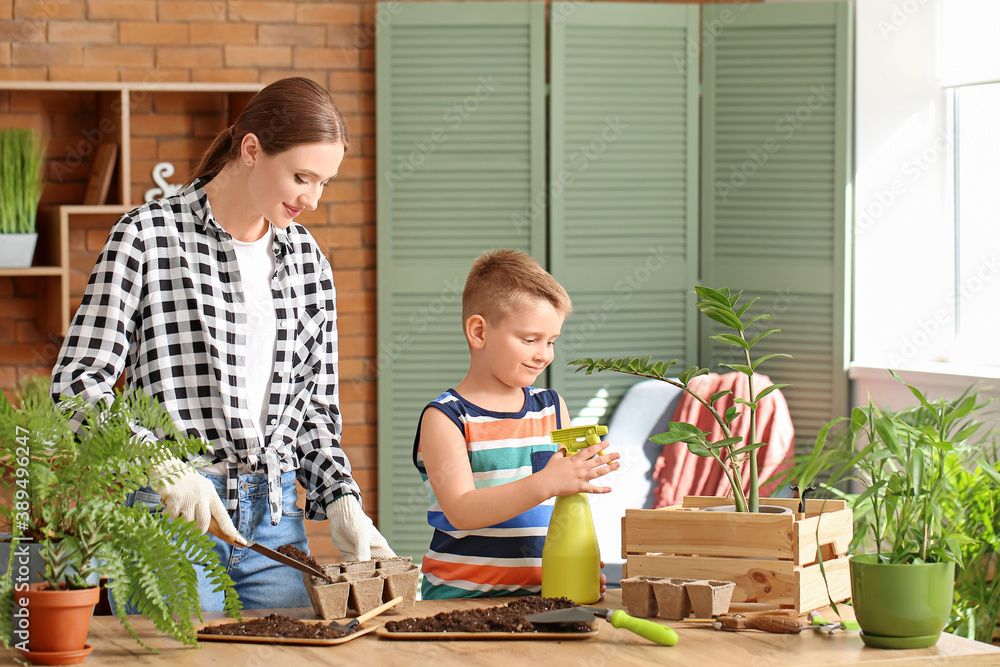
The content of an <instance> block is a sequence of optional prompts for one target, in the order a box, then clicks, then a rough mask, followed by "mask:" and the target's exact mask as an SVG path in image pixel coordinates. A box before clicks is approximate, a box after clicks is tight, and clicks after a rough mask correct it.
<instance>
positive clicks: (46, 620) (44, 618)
mask: <svg viewBox="0 0 1000 667" xmlns="http://www.w3.org/2000/svg"><path fill="white" fill-rule="evenodd" d="M100 598H101V589H100V587H98V586H94V587H92V588H84V589H80V590H67V589H66V588H64V587H63V588H60V589H59V590H57V591H54V590H52V589H50V588H49V586H48V584H30V585H29V586H28V590H26V591H15V592H14V601H15V603H16V604H17V605H18V607H19V610H18V613H19V614H21V615H20V616H19V617H16V618H15V619H14V621H15V623H14V626H15V632H14V635H13V637H14V639H15V642H14V643H15V644H20V642H21V641H22V639H24V635H22V634H21V632H22V631H26V635H27V647H28V651H27V652H24V653H22V655H24V656H25V657H26V658H28V659H29V660H31V654H32V653H65V652H78V651H81V650H82V649H83V648H84V647H85V645H86V643H87V631H88V630H89V629H90V617H91V616H92V615H93V613H94V605H96V604H97V602H98V600H100ZM48 664H51V663H48Z"/></svg>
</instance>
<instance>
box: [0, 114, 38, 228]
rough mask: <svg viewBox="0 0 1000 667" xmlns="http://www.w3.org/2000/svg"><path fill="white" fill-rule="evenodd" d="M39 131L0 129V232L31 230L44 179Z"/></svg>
mask: <svg viewBox="0 0 1000 667" xmlns="http://www.w3.org/2000/svg"><path fill="white" fill-rule="evenodd" d="M45 145H46V142H44V141H43V140H42V137H41V135H40V134H39V133H38V132H35V131H34V130H29V129H26V128H23V127H10V128H6V129H3V130H0V233H2V234H33V233H34V232H35V217H36V215H37V213H38V202H39V201H40V200H41V198H42V189H43V188H44V186H45V181H44V178H43V174H42V167H43V164H44V162H45Z"/></svg>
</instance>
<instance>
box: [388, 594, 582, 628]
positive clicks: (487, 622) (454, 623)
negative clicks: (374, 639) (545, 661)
mask: <svg viewBox="0 0 1000 667" xmlns="http://www.w3.org/2000/svg"><path fill="white" fill-rule="evenodd" d="M575 606H576V603H575V602H573V601H572V600H570V599H569V598H543V597H539V596H537V595H532V596H529V597H523V598H518V599H517V600H514V601H513V602H509V603H507V604H504V605H499V606H496V607H487V608H485V609H462V610H459V611H445V612H441V613H440V614H435V615H434V616H428V617H427V618H404V619H402V620H399V621H387V622H386V624H385V629H386V630H387V631H389V632H593V628H592V627H591V625H590V623H537V624H535V623H531V622H529V621H526V620H524V617H525V616H528V615H530V614H538V613H541V612H543V611H552V610H554V609H568V608H570V607H575Z"/></svg>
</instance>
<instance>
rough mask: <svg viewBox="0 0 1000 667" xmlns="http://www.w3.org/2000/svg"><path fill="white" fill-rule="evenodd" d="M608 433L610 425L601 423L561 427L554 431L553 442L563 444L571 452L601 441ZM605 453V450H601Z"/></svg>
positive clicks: (573, 452) (574, 452)
mask: <svg viewBox="0 0 1000 667" xmlns="http://www.w3.org/2000/svg"><path fill="white" fill-rule="evenodd" d="M607 434H608V427H607V426H602V425H601V424H594V425H593V426H574V427H572V428H560V429H557V430H555V431H552V434H551V437H552V442H554V443H556V444H558V445H563V446H564V447H565V448H566V451H567V452H569V453H570V454H576V453H577V452H578V451H580V450H581V449H583V448H585V447H590V446H591V445H596V444H597V443H599V442H600V441H601V436H602V435H607ZM601 454H604V452H601Z"/></svg>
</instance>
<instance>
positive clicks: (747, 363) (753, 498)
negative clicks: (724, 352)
mask: <svg viewBox="0 0 1000 667" xmlns="http://www.w3.org/2000/svg"><path fill="white" fill-rule="evenodd" d="M694 292H695V294H697V296H698V302H697V303H696V306H697V308H698V310H700V311H701V313H702V314H703V315H705V316H706V317H707V318H709V319H710V320H712V321H714V322H717V323H718V324H721V325H722V326H724V327H726V328H728V329H730V330H731V331H732V333H720V334H716V335H714V336H711V337H710V338H711V339H712V340H714V341H716V342H719V343H724V344H726V345H731V346H733V347H735V348H737V352H738V353H739V354H740V355H741V356H742V357H743V362H744V363H741V364H740V363H733V364H719V365H720V366H722V367H725V368H728V369H730V370H732V371H736V372H739V373H743V374H744V375H746V376H747V382H748V385H749V396H750V397H751V398H750V400H744V399H741V398H736V399H735V400H734V403H735V404H734V405H732V406H730V407H729V408H728V409H726V410H724V411H720V409H719V408H718V407H717V405H716V404H717V403H718V402H719V400H720V399H722V398H723V397H724V396H726V395H728V394H731V393H732V391H729V390H726V391H720V392H717V393H715V394H713V395H712V396H710V397H708V398H705V397H703V396H701V395H699V394H698V392H696V391H695V390H694V389H692V388H691V384H690V383H691V380H692V379H694V378H696V377H698V376H701V375H707V374H708V373H709V369H707V368H700V367H698V366H691V367H690V368H688V369H686V370H684V371H682V372H681V373H679V374H678V375H677V377H676V378H674V377H671V374H670V372H669V371H670V369H671V368H672V367H673V366H675V365H676V364H677V360H676V359H673V360H671V361H653V360H652V359H651V357H645V358H638V357H626V358H622V359H597V360H596V361H595V360H594V359H591V358H586V359H576V360H574V361H571V362H569V365H570V366H578V368H577V372H579V371H581V370H583V371H586V373H587V375H590V374H591V373H594V372H601V371H613V372H616V373H625V374H627V375H635V376H637V377H644V378H652V379H656V380H662V381H663V382H666V383H668V384H672V385H674V386H675V387H678V388H680V389H683V390H684V391H686V392H687V393H688V394H690V395H691V396H692V397H693V398H694V399H695V400H697V401H698V402H699V403H701V404H702V406H704V408H705V409H706V410H708V412H709V413H710V414H711V415H712V418H713V419H715V421H716V422H717V423H718V424H719V426H720V427H721V432H722V434H723V436H724V437H723V438H722V439H719V440H716V441H712V440H710V439H709V438H710V436H711V434H710V433H708V432H705V431H702V430H701V429H699V428H697V427H696V426H694V425H693V424H688V423H685V422H670V428H669V430H668V431H666V432H665V433H660V434H658V435H655V436H653V437H652V438H650V440H652V441H653V442H654V443H656V444H658V445H669V444H674V443H682V444H684V445H686V446H687V448H688V451H690V452H691V453H692V454H695V455H696V456H705V457H711V458H713V459H715V460H716V461H717V462H718V464H719V465H720V466H721V468H722V471H723V472H724V474H725V475H726V479H727V481H728V482H729V486H730V489H731V490H732V494H733V501H734V504H735V506H736V510H737V511H739V512H758V511H760V483H759V480H758V474H757V456H756V450H757V449H759V448H760V447H763V446H764V445H766V444H767V443H765V442H758V441H757V408H758V404H759V401H760V400H761V399H763V398H764V397H766V396H767V395H768V394H770V393H771V392H773V391H775V390H777V389H780V388H782V387H786V386H788V385H786V384H771V385H768V386H766V387H764V388H762V389H759V390H758V389H756V388H755V386H754V379H755V376H756V369H757V367H758V366H759V365H760V364H761V363H763V362H765V361H767V360H768V359H771V358H773V357H790V355H788V354H780V353H779V354H768V355H764V356H762V357H759V358H757V359H752V358H751V351H752V349H753V347H754V346H755V345H756V344H757V343H759V342H760V341H761V340H762V339H764V338H766V337H767V336H770V335H771V334H775V333H778V332H779V331H780V329H771V330H769V331H764V332H762V333H760V334H758V335H756V336H750V335H749V331H748V329H749V328H750V327H751V326H752V325H753V324H754V323H756V322H759V321H762V320H769V319H771V316H770V315H769V314H762V315H757V316H755V317H747V313H748V311H749V309H750V307H751V306H752V305H753V304H754V302H756V301H757V299H756V298H755V299H752V300H751V301H748V302H747V303H745V304H743V305H739V301H740V296H741V295H742V292H737V293H735V294H732V293H731V292H730V291H729V289H728V288H725V287H723V288H721V289H712V288H709V287H700V286H699V287H695V289H694ZM744 318H747V319H746V321H744ZM737 419H743V420H748V421H749V430H748V436H747V437H746V438H744V437H743V436H741V435H735V434H734V433H733V430H732V426H733V423H734V422H735V421H736V420H737ZM745 465H746V466H748V467H749V482H748V484H747V486H746V488H744V486H743V466H745Z"/></svg>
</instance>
